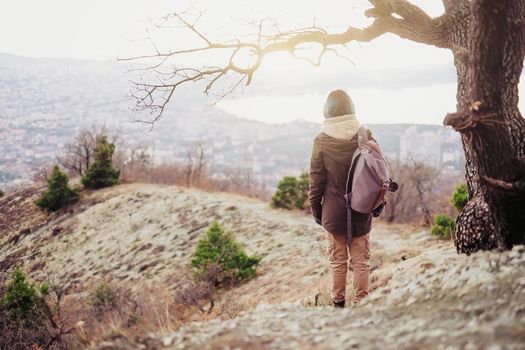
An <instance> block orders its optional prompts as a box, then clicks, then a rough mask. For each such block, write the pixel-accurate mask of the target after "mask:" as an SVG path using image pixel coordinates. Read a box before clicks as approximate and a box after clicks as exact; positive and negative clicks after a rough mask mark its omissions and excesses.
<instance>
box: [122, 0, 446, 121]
mask: <svg viewBox="0 0 525 350" xmlns="http://www.w3.org/2000/svg"><path fill="white" fill-rule="evenodd" d="M369 1H370V3H371V4H372V5H373V6H374V7H373V8H372V9H370V10H367V11H366V15H367V16H368V17H372V18H374V22H373V23H372V24H371V25H370V26H368V27H365V28H363V29H360V28H355V27H351V26H349V27H348V28H347V29H346V31H344V32H342V33H328V32H327V31H326V30H325V29H323V28H319V27H317V26H316V25H315V23H314V24H313V25H312V26H311V27H307V28H301V29H296V30H291V31H286V32H282V31H281V30H280V29H279V26H278V25H277V24H276V23H275V22H273V21H269V22H270V30H271V32H270V33H267V29H266V27H265V23H266V22H265V20H261V21H259V22H258V23H256V24H255V25H256V27H257V34H255V35H253V36H252V39H253V40H249V41H246V40H240V39H236V40H231V41H226V42H215V41H214V40H212V39H211V38H209V37H208V36H207V35H206V34H204V33H203V32H202V31H200V30H199V28H197V26H196V23H197V21H198V20H199V19H200V18H201V16H202V14H200V15H199V16H198V17H197V19H196V20H195V21H194V22H190V21H189V20H187V19H186V18H185V16H183V15H182V14H180V13H173V14H170V15H168V16H166V17H165V21H168V20H172V19H173V20H176V21H177V22H178V24H179V25H181V26H182V28H185V29H187V30H188V31H189V32H190V33H191V34H192V35H193V36H195V37H196V38H197V39H198V40H199V41H202V42H203V45H202V46H198V47H193V48H185V49H180V50H173V51H168V52H160V51H158V49H157V47H156V46H154V47H155V50H156V53H155V54H153V55H145V56H139V57H131V58H124V59H121V60H122V61H130V60H140V59H152V58H155V59H158V60H159V61H158V62H157V63H156V64H154V65H151V66H149V67H147V68H146V70H150V71H153V72H154V73H156V78H157V80H158V82H157V83H151V82H144V81H141V82H132V83H133V87H134V91H133V92H132V93H131V96H132V97H133V98H134V99H135V101H136V109H137V110H149V111H150V112H151V113H152V114H154V118H153V120H150V121H145V122H149V123H152V124H153V123H155V122H156V121H157V120H158V119H159V118H160V117H161V116H162V114H163V112H164V110H165V108H166V106H167V104H168V103H169V102H170V100H171V98H172V97H173V94H174V93H175V90H176V89H177V88H178V87H179V86H180V85H182V84H186V83H190V82H197V81H200V80H204V81H206V84H205V87H204V91H203V92H204V93H206V94H208V93H210V92H211V91H212V89H213V88H214V87H215V86H216V85H217V84H218V83H219V82H222V81H226V80H227V79H229V78H231V77H232V76H237V78H236V79H235V83H234V84H233V85H232V86H231V87H230V88H225V89H224V90H225V91H223V92H222V93H221V94H219V95H218V100H220V99H222V98H223V97H224V96H226V95H228V94H231V93H232V92H233V91H234V90H235V89H236V88H237V87H238V86H239V85H240V84H241V83H243V84H245V85H250V83H251V82H252V80H253V75H254V74H255V72H256V71H257V70H258V69H259V67H260V66H261V64H262V62H263V60H264V58H265V57H266V56H267V55H269V54H271V53H274V52H288V53H289V54H290V55H291V56H293V57H295V58H298V59H302V60H306V61H308V62H309V63H311V64H312V65H314V66H318V65H320V64H321V61H322V58H323V57H324V56H325V55H326V54H327V53H334V54H335V55H336V56H339V57H343V58H346V57H345V56H344V55H342V54H341V53H340V52H339V51H338V48H340V47H345V45H346V44H347V43H350V42H352V41H359V42H368V41H371V40H373V39H375V38H377V37H379V36H381V35H383V34H384V33H387V32H390V33H393V34H396V35H398V36H400V37H401V38H406V39H410V40H413V41H417V42H420V43H425V44H430V45H434V46H438V47H446V48H448V47H450V43H449V42H448V41H447V40H446V39H445V35H443V33H444V31H443V23H444V21H443V18H442V17H444V16H442V17H439V18H436V19H433V18H431V17H430V16H429V15H427V14H426V13H425V12H424V11H423V10H421V9H420V8H419V7H417V6H415V5H413V4H411V3H409V2H408V1H406V0H369ZM305 44H316V45H320V46H321V51H320V52H319V54H318V55H317V58H316V59H311V58H306V57H303V56H301V55H298V52H297V51H298V50H299V49H300V48H301V46H302V45H305ZM208 52H210V53H211V52H221V53H223V57H228V59H227V60H226V62H223V64H218V65H216V66H202V67H198V68H194V67H185V66H179V67H173V66H169V67H166V66H168V64H167V62H168V60H169V59H171V58H174V57H176V56H181V55H190V54H202V55H204V54H205V53H208ZM241 52H245V53H246V52H248V54H249V55H250V56H251V57H252V58H253V60H252V63H250V64H241V63H239V57H238V56H239V55H240V54H241ZM346 59H348V58H346ZM164 68H167V69H168V71H164Z"/></svg>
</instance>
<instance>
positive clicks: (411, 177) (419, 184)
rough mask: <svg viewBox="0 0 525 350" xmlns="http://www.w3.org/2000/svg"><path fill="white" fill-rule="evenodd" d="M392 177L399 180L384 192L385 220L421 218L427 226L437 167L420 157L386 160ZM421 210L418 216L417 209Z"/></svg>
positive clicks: (434, 194) (431, 212)
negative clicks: (403, 160) (391, 189)
mask: <svg viewBox="0 0 525 350" xmlns="http://www.w3.org/2000/svg"><path fill="white" fill-rule="evenodd" d="M390 171H391V173H392V177H393V178H395V179H396V181H397V182H398V184H399V189H398V190H397V192H390V193H388V194H387V205H386V207H385V213H384V218H385V220H386V221H387V222H413V221H415V220H416V219H417V218H421V217H422V218H423V224H424V225H425V226H430V225H431V224H432V220H433V215H432V214H433V212H434V211H435V207H436V206H435V205H434V202H436V200H437V198H436V196H437V190H438V189H439V188H440V187H441V184H439V183H438V180H439V178H440V177H439V176H440V172H439V170H438V169H436V168H434V167H432V166H429V165H427V164H425V163H424V162H422V161H420V160H415V159H410V160H408V161H406V162H401V161H399V160H395V161H393V162H390ZM418 212H421V216H418V215H417V213H418Z"/></svg>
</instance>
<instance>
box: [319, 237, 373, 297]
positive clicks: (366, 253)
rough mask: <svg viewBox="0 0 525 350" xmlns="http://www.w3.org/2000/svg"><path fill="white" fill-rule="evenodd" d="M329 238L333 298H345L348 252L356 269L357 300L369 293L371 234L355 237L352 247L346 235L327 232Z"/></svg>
mask: <svg viewBox="0 0 525 350" xmlns="http://www.w3.org/2000/svg"><path fill="white" fill-rule="evenodd" d="M326 237H327V240H328V263H329V269H330V275H331V277H332V288H331V294H332V300H333V301H342V300H345V297H346V295H345V291H346V273H347V271H348V254H350V263H351V264H352V269H353V271H354V281H353V286H354V298H353V301H354V302H357V301H359V300H361V299H363V298H364V297H366V296H367V295H368V276H369V275H370V264H369V259H370V240H369V235H368V234H367V235H364V236H361V237H354V238H353V239H352V244H351V245H350V248H348V246H347V245H346V237H344V236H341V235H333V234H331V233H327V234H326Z"/></svg>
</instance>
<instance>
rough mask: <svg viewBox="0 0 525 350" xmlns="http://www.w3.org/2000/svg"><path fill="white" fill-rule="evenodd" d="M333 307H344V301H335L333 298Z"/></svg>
mask: <svg viewBox="0 0 525 350" xmlns="http://www.w3.org/2000/svg"><path fill="white" fill-rule="evenodd" d="M334 307H335V308H340V309H342V308H344V307H345V301H344V300H341V301H335V300H334Z"/></svg>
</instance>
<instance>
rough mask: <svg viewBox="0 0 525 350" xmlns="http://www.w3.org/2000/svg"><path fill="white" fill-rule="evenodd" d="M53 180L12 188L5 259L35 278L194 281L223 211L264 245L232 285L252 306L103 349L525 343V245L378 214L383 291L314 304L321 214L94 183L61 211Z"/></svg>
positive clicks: (244, 238) (78, 288)
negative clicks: (49, 195)
mask: <svg viewBox="0 0 525 350" xmlns="http://www.w3.org/2000/svg"><path fill="white" fill-rule="evenodd" d="M41 190H42V189H41V188H38V187H27V188H24V189H22V190H20V191H18V192H12V193H8V194H7V195H6V196H5V197H4V198H2V199H0V246H2V250H1V251H0V271H6V270H7V269H9V268H11V267H12V266H14V265H15V264H21V265H22V267H23V268H24V270H26V271H27V272H28V274H29V276H30V278H31V279H33V280H35V281H44V280H47V279H53V280H55V281H60V283H61V284H63V286H64V287H65V288H66V290H67V293H69V294H71V295H77V296H86V295H87V294H86V293H87V291H88V290H89V288H90V287H92V286H93V285H94V284H96V283H97V282H98V281H101V280H105V281H107V282H110V283H114V284H117V285H126V286H127V287H129V288H130V289H131V290H132V292H139V291H144V290H148V289H147V288H157V289H159V288H160V289H164V290H166V291H170V292H176V291H177V290H180V289H181V288H183V287H184V286H186V285H187V284H188V282H189V280H190V273H189V256H190V254H191V253H192V251H193V249H194V246H195V243H196V241H197V239H198V238H199V237H200V236H201V235H202V234H203V233H204V232H205V231H206V228H207V227H208V225H209V224H210V223H211V222H213V221H215V220H217V221H219V222H220V223H222V224H223V225H224V226H226V227H227V228H229V229H231V230H232V231H233V232H234V233H235V235H236V238H237V240H238V241H239V242H240V243H241V244H242V245H243V246H244V247H245V248H246V251H247V252H248V253H249V254H258V255H261V256H262V257H263V260H262V264H261V266H260V268H259V269H258V272H257V276H256V278H254V279H252V280H250V281H248V282H247V283H244V284H242V285H241V286H239V287H237V288H234V289H231V290H229V291H227V292H225V293H222V294H221V295H220V296H219V297H220V300H219V304H220V303H222V304H227V303H236V305H237V306H238V307H239V308H240V309H241V310H240V312H239V313H236V314H235V315H232V317H233V319H230V320H227V318H230V317H222V316H221V315H217V316H218V317H217V318H215V319H214V320H212V321H209V322H204V323H199V322H196V323H190V324H188V325H186V326H184V327H182V328H180V329H179V330H176V331H173V330H171V331H170V330H166V331H165V332H162V334H160V333H157V334H140V335H137V337H129V336H128V335H124V334H120V335H113V336H112V337H111V338H110V339H107V341H105V342H99V343H97V344H92V347H93V348H96V349H136V348H141V347H144V346H146V348H159V349H160V348H170V349H171V348H173V349H178V348H190V349H192V348H200V349H207V348H209V349H218V348H224V347H225V346H229V347H230V348H235V347H239V348H252V349H267V348H268V349H272V348H273V349H279V348H305V349H308V348H312V349H313V348H330V349H335V348H340V347H346V348H350V347H356V348H373V347H381V348H414V349H416V348H445V347H452V348H466V349H469V348H480V347H487V348H488V347H489V346H491V345H494V346H500V347H504V348H522V347H523V346H524V345H525V335H524V334H523V332H522V330H523V329H524V327H525V309H524V308H523V305H525V269H524V267H525V250H524V248H523V247H516V248H514V250H512V251H511V252H506V253H503V254H499V253H488V252H486V253H483V252H482V253H478V254H474V255H472V256H470V257H467V256H464V255H457V254H456V253H455V250H454V247H453V245H452V243H451V242H443V241H437V240H435V239H433V238H431V237H430V236H429V235H428V233H427V232H426V231H425V230H423V229H418V228H413V227H407V226H401V225H399V226H398V225H386V224H384V223H381V222H376V224H375V226H374V229H373V232H372V233H371V237H372V243H371V245H372V275H371V288H372V293H371V295H370V296H369V297H368V298H367V299H366V300H365V301H364V302H363V303H362V304H360V305H358V306H356V307H353V308H348V309H345V310H343V311H341V310H333V309H331V308H325V307H319V306H317V307H316V306H315V304H316V302H317V303H318V304H321V305H325V304H326V299H327V295H326V294H327V275H326V272H327V268H326V258H325V249H326V247H325V242H324V234H323V232H322V230H321V229H320V228H319V227H318V226H317V225H315V224H314V223H312V220H311V219H310V218H309V217H308V215H305V214H303V213H299V212H287V211H281V210H272V209H270V208H269V207H268V204H267V203H264V202H261V201H258V200H255V199H248V198H245V197H241V196H237V195H231V194H222V193H212V192H205V191H201V190H195V189H185V188H180V187H173V186H157V185H146V184H127V185H120V186H116V187H114V188H109V189H104V190H101V191H97V192H86V193H85V195H84V196H83V198H82V199H81V201H80V202H79V203H77V204H75V205H74V206H72V207H71V208H69V209H67V210H65V211H62V212H59V213H56V214H49V215H48V214H44V213H41V212H39V211H38V210H37V209H36V207H35V206H34V204H33V201H34V199H35V198H36V196H37V195H38V193H39V191H41ZM320 300H321V301H322V300H325V301H324V303H322V302H319V301H320ZM225 318H226V319H225Z"/></svg>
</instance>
